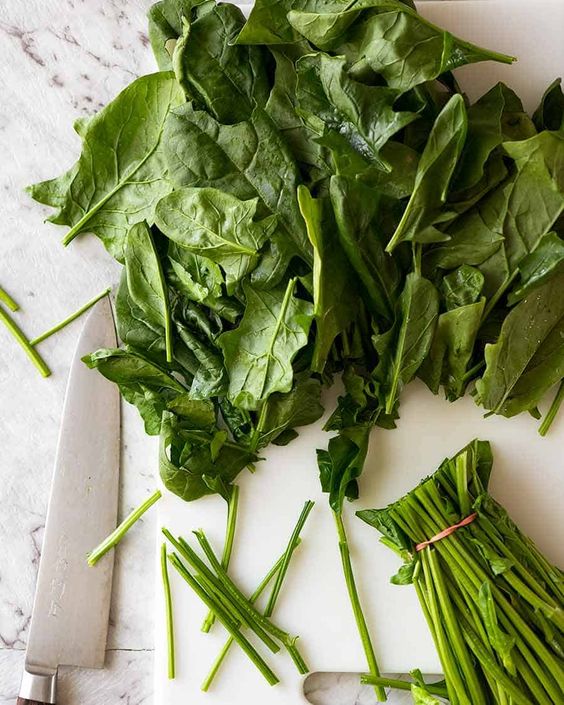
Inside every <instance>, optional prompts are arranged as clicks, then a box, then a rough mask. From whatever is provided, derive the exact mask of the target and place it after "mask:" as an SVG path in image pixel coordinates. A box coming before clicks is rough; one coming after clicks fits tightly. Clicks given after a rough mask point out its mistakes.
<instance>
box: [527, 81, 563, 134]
mask: <svg viewBox="0 0 564 705" xmlns="http://www.w3.org/2000/svg"><path fill="white" fill-rule="evenodd" d="M533 120H534V123H535V125H536V126H537V129H538V130H539V132H540V131H541V130H564V93H563V92H562V79H561V78H557V79H556V81H554V82H553V83H552V84H551V85H550V86H549V87H548V88H547V90H546V92H545V94H544V95H543V97H542V100H541V103H540V105H539V107H538V108H537V109H536V110H535V113H534V115H533Z"/></svg>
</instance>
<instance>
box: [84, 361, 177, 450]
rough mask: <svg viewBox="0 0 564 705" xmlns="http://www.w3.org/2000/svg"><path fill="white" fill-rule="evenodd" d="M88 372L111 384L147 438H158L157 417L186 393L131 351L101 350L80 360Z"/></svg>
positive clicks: (159, 424)
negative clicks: (135, 411) (93, 371)
mask: <svg viewBox="0 0 564 705" xmlns="http://www.w3.org/2000/svg"><path fill="white" fill-rule="evenodd" d="M83 360H84V362H85V363H86V364H87V365H88V367H90V368H91V369H94V368H95V369H97V370H98V372H100V373H101V374H102V375H104V377H106V379H109V380H110V381H112V382H115V383H116V384H117V385H118V386H119V389H120V392H121V394H122V396H123V397H124V399H125V400H126V401H128V402H129V403H130V404H134V405H135V406H136V407H137V409H138V410H139V413H140V414H141V417H142V418H143V421H144V422H145V431H146V432H147V433H148V434H149V435H152V436H154V435H158V433H159V432H160V428H161V416H162V414H163V411H164V410H165V409H166V408H167V405H168V403H169V402H170V401H172V400H173V399H175V398H176V397H178V396H179V395H182V394H186V393H187V390H186V389H185V387H184V386H183V385H182V384H180V382H179V381H178V380H177V379H176V378H175V377H173V376H172V375H171V374H169V373H168V372H167V371H165V370H164V369H162V368H161V367H159V366H158V365H157V364H156V363H154V362H152V361H150V360H149V359H148V358H146V357H144V356H142V355H141V354H139V353H138V352H134V351H132V350H130V351H128V350H121V349H107V348H102V349H100V350H97V351H96V352H94V353H91V354H90V355H87V356H86V357H84V358H83Z"/></svg>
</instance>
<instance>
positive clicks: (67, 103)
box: [0, 0, 411, 705]
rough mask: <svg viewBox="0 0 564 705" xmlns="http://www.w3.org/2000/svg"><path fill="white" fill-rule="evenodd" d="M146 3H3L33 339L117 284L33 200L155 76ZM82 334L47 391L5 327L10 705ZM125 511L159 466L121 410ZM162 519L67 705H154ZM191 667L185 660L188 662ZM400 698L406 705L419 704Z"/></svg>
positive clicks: (125, 578)
mask: <svg viewBox="0 0 564 705" xmlns="http://www.w3.org/2000/svg"><path fill="white" fill-rule="evenodd" d="M149 4H150V1H149V0H28V2H25V3H23V2H21V0H4V2H3V3H2V4H1V6H0V40H1V41H0V65H2V67H3V71H2V73H1V76H0V89H1V90H0V95H1V96H2V101H1V103H0V153H1V154H2V155H3V165H2V174H1V176H0V214H1V218H0V239H1V242H2V257H1V259H0V283H1V284H2V286H3V287H4V288H5V289H6V290H8V291H9V292H10V293H11V294H12V295H13V296H14V298H16V300H17V301H18V302H19V304H20V306H21V311H20V312H19V313H18V314H17V320H18V322H19V324H20V325H21V327H22V328H23V330H24V331H25V332H26V334H28V335H30V336H34V335H37V334H39V333H40V332H42V331H43V330H45V329H46V328H48V327H50V325H52V324H53V323H55V322H57V321H59V320H61V319H62V318H64V317H65V316H66V315H68V314H69V313H70V312H72V311H74V310H75V309H76V308H77V307H78V306H79V305H81V304H82V303H83V302H84V301H86V300H88V299H89V298H91V297H92V296H93V295H94V294H96V293H98V292H99V291H100V290H102V289H103V288H105V287H106V286H108V285H113V284H115V283H116V282H117V279H118V267H117V265H116V264H115V263H114V262H113V261H112V260H111V259H110V257H109V256H108V255H107V254H106V252H105V251H104V249H103V247H102V246H101V244H100V243H99V242H98V241H97V240H96V239H95V238H93V237H82V238H78V239H77V240H76V241H75V242H74V243H73V245H72V247H69V248H68V249H64V248H63V247H62V246H61V245H60V243H59V240H60V238H61V236H62V230H60V229H59V228H57V227H55V226H52V225H50V224H44V223H43V222H42V221H43V218H44V217H45V214H46V211H43V209H42V208H41V207H40V206H38V205H37V204H35V203H33V202H32V201H31V200H30V199H29V198H28V197H27V196H26V194H25V193H24V192H23V188H24V186H26V185H27V184H29V183H31V182H34V181H39V180H42V179H46V178H50V177H53V176H56V175H58V174H59V173H61V172H62V171H63V170H64V169H66V168H67V167H68V166H70V164H71V163H72V162H73V161H74V159H75V158H76V156H77V154H78V148H79V139H78V137H77V135H76V134H75V133H74V132H73V131H72V127H71V125H72V122H73V120H74V119H75V118H77V117H79V116H83V115H89V114H91V113H92V112H94V111H96V110H98V109H99V108H100V107H102V106H103V105H104V104H106V103H107V102H108V101H109V100H110V99H111V98H112V97H113V96H115V95H116V94H117V93H118V92H119V90H121V89H122V88H123V87H124V86H125V85H126V84H128V83H129V82H130V81H131V80H132V79H133V78H134V77H136V76H137V75H140V74H143V73H149V72H151V71H154V70H155V65H154V62H153V58H152V54H151V51H150V48H149V42H148V37H147V34H146V20H145V12H146V10H147V7H148V6H149ZM79 329H80V323H74V324H73V325H71V326H69V327H68V328H67V329H65V330H64V331H62V332H61V333H60V334H58V335H57V336H55V337H54V338H53V339H50V340H48V341H46V342H45V343H43V344H42V345H41V353H42V354H43V355H44V357H45V359H46V360H47V362H48V364H49V365H50V367H51V369H52V371H53V375H52V377H50V378H49V379H46V380H43V379H42V378H41V377H40V376H39V375H38V373H37V372H36V371H35V368H33V367H32V366H31V365H30V363H29V362H28V360H27V358H26V357H25V356H24V354H23V353H22V351H21V350H20V348H19V347H18V346H17V345H15V344H14V342H13V340H12V339H11V338H10V337H9V335H8V334H7V332H6V331H5V330H4V329H3V328H0V399H1V400H2V402H1V403H2V412H1V414H0V438H1V439H2V466H3V467H2V483H1V485H0V503H1V504H0V506H1V507H2V512H1V513H0V536H1V537H2V540H1V541H0V705H8V703H10V704H13V703H15V700H16V696H17V691H18V687H19V681H20V676H21V670H22V666H23V659H24V649H25V645H26V637H27V633H28V627H29V622H30V614H31V608H32V604H33V594H34V587H35V578H36V571H37V566H38V562H39V557H40V550H41V541H42V533H43V528H44V521H45V512H46V503H47V497H48V491H49V485H50V481H51V470H52V466H53V461H54V454H55V444H56V439H57V431H58V426H59V421H60V414H61V410H62V403H63V395H64V389H65V384H66V377H67V373H68V368H69V364H70V359H71V355H72V352H73V348H74V343H75V341H76V338H77V334H78V331H79ZM123 427H124V428H123V462H122V480H121V483H122V491H121V502H120V512H121V514H122V515H123V514H125V513H127V512H129V511H130V510H131V508H132V507H134V506H136V505H137V504H138V503H139V502H140V501H141V500H142V499H143V498H144V497H145V496H147V495H148V494H149V493H150V492H151V491H152V490H153V489H154V486H155V478H154V472H155V465H156V463H155V461H154V459H153V458H151V457H147V455H146V454H141V453H139V452H136V449H139V447H141V446H142V445H143V429H142V427H141V424H140V423H139V420H138V418H137V414H136V412H135V410H133V409H131V408H130V407H126V408H124V421H123ZM154 544H155V526H154V518H152V517H151V514H150V513H149V514H148V515H146V517H145V518H144V519H143V520H142V522H141V523H140V525H139V526H137V527H136V529H135V531H133V532H131V534H130V535H128V537H127V539H126V540H125V541H124V542H123V544H122V546H121V547H120V549H119V550H118V551H117V556H116V570H115V579H114V593H113V600H112V613H111V618H110V622H111V624H110V633H109V639H108V657H107V665H106V668H105V669H104V670H102V671H78V670H68V669H62V673H61V678H60V705H72V704H75V703H79V702H80V703H81V705H102V704H107V703H115V702H123V703H126V704H127V705H141V704H148V703H151V702H152V677H153V676H152V668H153V657H152V650H153V621H152V601H153V583H154V574H153V564H154V561H153V556H154V551H155V545H154ZM180 657H181V656H180ZM307 690H308V693H309V698H310V699H311V701H312V703H314V705H353V704H355V705H367V704H368V703H369V702H372V701H373V699H372V693H371V690H370V689H369V688H364V689H363V688H360V687H359V685H358V680H357V678H355V677H351V676H350V675H349V676H346V675H343V674H341V675H319V674H315V675H313V676H311V677H310V679H309V681H308V684H307ZM410 701H411V699H410V698H409V696H407V697H405V696H401V695H400V696H397V699H395V700H393V701H390V702H393V703H394V704H395V705H398V704H399V703H408V702H410Z"/></svg>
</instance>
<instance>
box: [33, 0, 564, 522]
mask: <svg viewBox="0 0 564 705" xmlns="http://www.w3.org/2000/svg"><path fill="white" fill-rule="evenodd" d="M149 34H150V39H151V44H152V48H153V51H154V53H155V57H156V60H157V63H158V67H159V71H158V72H157V73H154V74H151V75H148V76H142V77H141V78H138V79H137V80H135V81H133V83H131V85H129V86H128V87H127V88H126V89H125V90H124V91H123V92H122V93H121V94H120V95H118V96H117V98H116V99H115V100H114V101H113V102H111V103H110V104H109V105H108V106H106V107H105V108H104V109H102V110H101V111H100V112H99V113H97V114H96V115H94V116H93V117H91V118H89V119H88V120H79V121H78V122H77V123H76V124H75V129H76V131H77V132H78V134H79V135H80V137H81V138H82V142H83V147H82V152H81V154H80V157H79V159H78V161H77V162H76V164H75V165H74V166H73V167H72V168H71V169H70V170H69V171H67V172H66V173H64V174H63V175H62V176H60V177H58V178H56V179H53V180H51V181H47V182H43V183H39V184H36V185H34V186H32V187H30V193H31V195H32V197H33V198H35V199H36V200H37V201H40V202H41V203H44V204H47V205H49V206H52V207H53V208H54V209H55V212H54V214H53V215H52V216H51V218H50V219H51V221H52V222H54V223H58V224H60V225H66V226H68V227H69V228H70V229H69V231H68V233H67V235H66V237H65V239H64V242H65V244H68V243H70V242H71V241H72V239H73V238H74V237H76V236H77V235H79V234H81V233H86V232H91V233H94V234H96V235H97V236H98V237H99V238H100V239H101V240H102V242H103V243H104V245H105V247H106V248H107V249H108V251H109V252H110V253H111V254H112V255H113V256H114V257H115V258H116V259H117V260H118V261H119V262H121V263H122V264H123V265H124V267H123V272H122V277H121V282H120V286H119V291H118V293H117V299H116V310H117V325H118V332H119V336H120V338H121V341H122V343H123V345H122V347H121V348H120V349H117V350H98V351H96V352H94V353H92V354H91V355H90V356H89V357H88V358H87V360H86V362H87V364H89V365H90V366H91V367H95V368H97V369H98V370H99V371H100V372H101V373H102V374H103V375H104V376H106V377H107V378H108V379H110V380H112V381H114V382H115V383H116V384H118V385H119V387H120V390H121V392H122V394H123V396H124V398H125V399H126V400H127V401H128V402H130V403H132V404H135V405H136V406H137V408H138V409H139V412H140V414H141V416H142V417H143V420H144V423H145V428H146V431H147V433H149V434H154V435H157V434H159V435H160V437H161V454H160V469H161V475H162V479H163V481H164V484H165V485H166V487H168V488H169V489H170V490H171V491H172V492H174V493H176V494H177V495H179V496H180V497H182V498H183V499H185V500H195V499H197V498H199V497H201V496H202V495H205V494H210V493H216V492H219V493H220V494H222V495H223V496H224V497H226V498H227V497H228V496H229V486H230V485H231V484H232V483H233V481H234V480H235V478H236V477H237V475H238V474H239V473H240V472H241V471H242V470H243V469H244V468H245V467H252V465H253V463H255V462H256V461H257V460H259V458H260V451H261V449H262V448H264V447H265V446H267V445H268V444H270V443H276V444H280V445H283V444H286V443H288V442H290V441H291V440H292V439H293V438H294V437H295V436H296V435H297V432H296V430H295V429H296V428H297V427H299V426H303V425H306V424H310V423H312V422H314V421H316V420H317V419H319V418H320V416H321V415H322V412H323V406H322V403H321V392H322V388H323V387H325V386H329V385H331V384H332V382H333V380H334V378H335V376H336V375H341V374H342V379H343V382H344V387H345V392H344V394H343V395H342V396H341V397H340V399H339V401H338V406H337V408H336V409H335V410H334V411H333V413H332V415H331V417H330V419H329V421H328V423H327V426H326V428H327V430H330V431H334V432H336V435H335V436H334V438H332V440H331V442H330V444H329V448H328V450H327V451H322V452H320V454H319V465H320V471H321V480H322V485H323V488H324V489H325V490H326V491H327V492H329V497H330V504H331V507H332V509H333V510H334V512H335V514H336V516H337V517H340V515H341V511H342V507H343V501H344V498H345V497H348V498H354V497H356V496H357V494H358V487H357V478H358V476H359V475H360V473H361V471H362V466H363V461H364V457H365V454H366V447H367V443H368V436H369V431H370V428H372V427H373V426H374V425H378V426H381V427H384V428H393V427H394V425H395V421H396V420H397V418H398V415H399V401H400V396H401V392H402V389H403V388H404V387H405V385H406V384H408V383H409V382H410V381H411V380H413V379H414V378H415V377H419V378H421V379H422V380H423V381H424V382H425V383H426V385H427V386H428V387H429V389H430V390H431V391H432V392H433V393H435V394H437V393H439V391H440V390H441V389H442V390H443V392H444V394H445V395H446V397H447V398H448V399H449V400H451V401H453V400H455V399H457V398H459V397H461V396H462V395H464V394H465V393H466V391H467V389H468V387H469V385H472V388H473V389H474V393H475V398H476V402H477V403H478V404H480V405H481V406H483V408H484V410H485V411H487V412H491V413H498V414H503V415H505V416H513V415H515V414H518V413H521V412H525V411H528V412H530V413H532V414H536V415H538V411H537V407H538V404H539V402H540V401H541V399H542V398H543V397H544V396H545V394H546V393H547V392H548V390H549V389H550V388H551V387H552V386H553V385H555V384H557V383H558V382H560V381H561V380H562V378H563V377H564V343H563V340H564V338H563V336H564V216H563V212H564V95H563V93H562V89H561V84H560V82H559V81H556V82H555V83H554V84H553V85H552V86H550V87H549V89H548V90H547V92H546V93H545V95H544V98H543V100H542V103H541V105H540V106H539V108H538V110H537V111H536V112H535V113H534V116H533V117H532V118H530V117H529V116H528V115H527V114H526V113H525V111H524V110H523V106H522V103H521V101H520V99H519V97H518V96H517V95H516V94H515V93H514V92H513V91H512V90H511V89H510V88H508V87H507V86H505V85H503V84H498V85H496V86H494V87H493V88H492V89H491V90H490V91H489V92H488V93H486V95H484V96H483V97H482V98H481V99H480V100H478V101H477V102H476V103H474V104H473V105H470V104H469V102H468V100H467V98H466V97H465V96H464V94H463V93H461V92H460V90H459V87H458V85H457V82H456V79H455V78H454V76H453V74H452V73H451V71H452V70H453V69H456V68H457V67H459V66H462V65H464V64H469V63H473V62H478V61H484V60H496V61H502V62H506V63H509V62H511V61H512V59H511V57H507V56H504V55H500V54H497V53H496V52H492V51H488V50H485V49H481V48H479V47H477V46H474V45H472V44H470V43H468V42H466V41H463V40H462V39H459V38H457V37H455V36H453V35H452V34H450V33H448V32H445V31H443V30H442V29H440V28H438V27H436V26H435V25H433V24H431V23H429V22H427V21H426V20H424V19H423V18H422V17H420V16H419V15H418V13H417V12H416V10H415V9H414V6H413V4H412V2H411V1H410V0H403V1H400V0H353V1H352V2H348V3H344V2H342V0H294V1H292V0H257V2H256V4H255V6H254V8H253V10H252V12H251V14H250V17H249V18H248V19H247V20H245V18H244V16H243V14H242V12H241V11H240V9H238V8H237V7H236V6H234V5H232V4H229V3H220V4H216V3H215V2H214V0H163V1H162V2H157V3H156V4H155V5H154V6H153V7H152V8H151V9H150V11H149ZM562 396H563V395H562V394H560V395H558V398H559V399H560V400H561V398H562ZM553 411H554V413H555V410H553ZM339 530H340V536H341V534H342V533H344V529H343V528H342V526H339Z"/></svg>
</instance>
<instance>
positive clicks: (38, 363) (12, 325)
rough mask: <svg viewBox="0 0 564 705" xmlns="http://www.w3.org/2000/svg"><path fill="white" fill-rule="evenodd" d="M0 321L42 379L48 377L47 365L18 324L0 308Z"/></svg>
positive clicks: (49, 371)
mask: <svg viewBox="0 0 564 705" xmlns="http://www.w3.org/2000/svg"><path fill="white" fill-rule="evenodd" d="M0 321H2V323H3V324H4V325H5V326H6V328H7V329H8V331H9V332H10V333H11V334H12V336H13V337H14V338H15V340H16V341H17V342H18V343H19V344H20V346H21V348H22V349H23V350H24V352H25V353H26V355H27V356H28V357H29V359H30V360H31V361H32V362H33V364H34V365H35V367H36V368H37V369H38V370H39V372H40V373H41V375H42V376H43V377H49V375H50V374H51V370H50V369H49V368H48V367H47V364H46V363H45V361H44V360H43V358H42V357H41V355H40V354H39V353H38V352H37V350H36V349H35V348H34V347H33V345H32V344H31V343H30V342H29V340H28V339H27V338H26V336H25V335H24V333H23V332H22V330H21V328H20V327H19V326H18V324H17V323H16V322H15V321H14V320H13V319H12V318H11V316H10V315H9V314H8V313H7V312H6V311H5V310H4V309H3V308H2V306H0Z"/></svg>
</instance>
